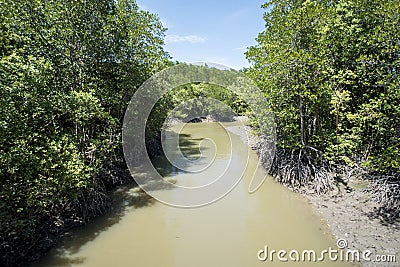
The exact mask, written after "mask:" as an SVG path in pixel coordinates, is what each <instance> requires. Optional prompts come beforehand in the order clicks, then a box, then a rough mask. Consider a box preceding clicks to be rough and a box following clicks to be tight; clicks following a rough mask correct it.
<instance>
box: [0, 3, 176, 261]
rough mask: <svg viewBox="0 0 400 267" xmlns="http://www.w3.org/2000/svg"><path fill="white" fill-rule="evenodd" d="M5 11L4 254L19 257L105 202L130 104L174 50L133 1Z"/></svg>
mask: <svg viewBox="0 0 400 267" xmlns="http://www.w3.org/2000/svg"><path fill="white" fill-rule="evenodd" d="M0 19H1V20H0V28H1V35H0V55H1V58H0V109H1V113H0V129H1V130H0V155H1V156H0V184H1V186H0V215H1V220H0V233H1V240H2V243H1V245H0V251H1V255H2V258H1V260H0V262H1V263H2V264H1V265H14V264H17V263H18V262H19V261H21V260H26V259H27V257H28V256H29V253H32V251H31V249H32V248H33V247H35V246H37V245H38V244H39V243H40V241H41V240H42V239H43V238H45V237H46V236H47V235H48V234H57V233H58V232H59V231H62V230H63V229H64V227H70V226H71V225H73V224H77V223H81V222H85V221H87V220H88V219H89V218H91V217H93V216H95V215H97V214H99V213H101V212H102V211H103V210H104V208H105V207H106V205H107V199H106V196H105V194H104V191H105V190H106V188H105V185H109V184H110V183H117V182H118V181H114V180H113V181H110V177H108V176H106V175H104V174H105V173H108V172H109V171H108V168H110V165H112V164H114V163H113V161H121V160H122V159H121V151H120V150H121V140H120V129H121V125H122V118H123V114H124V111H125V108H126V106H127V103H128V101H129V100H130V98H131V96H132V94H133V93H134V91H135V90H136V88H137V87H138V86H139V85H140V84H141V83H142V82H143V81H144V80H145V79H146V78H148V77H150V76H151V75H152V73H154V72H156V71H158V70H160V69H161V68H163V67H165V65H166V64H168V55H167V54H166V53H165V52H164V51H163V49H162V45H163V34H164V30H165V29H164V28H163V27H162V25H161V23H160V21H159V20H158V18H157V17H156V16H154V15H153V14H150V13H148V12H145V11H141V10H139V9H138V6H137V5H136V3H135V2H134V1H130V0H125V1H109V0H100V1H91V0H77V1H70V2H68V1H58V0H55V1H25V0H21V1H11V2H10V1H8V2H7V3H2V5H1V8H0Z"/></svg>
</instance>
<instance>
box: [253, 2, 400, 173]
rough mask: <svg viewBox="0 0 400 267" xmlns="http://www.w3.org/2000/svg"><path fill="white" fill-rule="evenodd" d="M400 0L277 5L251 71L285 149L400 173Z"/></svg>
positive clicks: (269, 7) (269, 9)
mask: <svg viewBox="0 0 400 267" xmlns="http://www.w3.org/2000/svg"><path fill="white" fill-rule="evenodd" d="M399 6H400V2H399V1H398V0H395V1H378V0H351V1H344V0H343V1H342V0H340V1H329V0H314V1H313V0H291V1H287V0H271V1H268V2H267V4H265V5H264V8H265V9H266V13H265V15H264V19H265V21H266V28H265V31H264V32H262V33H260V35H259V36H258V38H257V42H258V44H257V45H256V46H253V47H251V48H250V49H249V50H248V51H247V53H246V56H247V58H248V59H249V60H250V62H252V67H251V68H249V69H248V70H246V73H247V74H248V75H249V76H250V77H252V78H253V79H254V80H255V81H256V83H257V84H258V86H259V87H260V88H263V90H264V92H265V95H266V97H267V98H268V100H269V103H270V106H271V107H272V110H273V112H274V115H275V118H276V124H277V135H278V136H277V138H278V147H280V148H284V149H289V150H293V151H295V150H297V151H298V150H307V149H308V148H312V149H313V150H319V151H321V152H323V153H324V155H325V158H327V159H329V160H330V162H331V163H332V164H346V165H355V164H362V165H364V166H366V167H368V168H369V169H371V170H375V171H379V172H383V173H385V172H389V173H390V172H392V171H396V172H399V171H400V168H399V159H400V158H399V157H400V154H399V150H400V142H399V140H400V131H399V130H400V121H399V120H398V118H399V107H400V98H399V85H400V83H399V81H400V80H399V73H400V69H399V67H400V64H399V62H400V61H399V59H400V53H399V50H400V47H399V45H400V39H399V38H400V37H399V36H400V30H399V25H400V17H399Z"/></svg>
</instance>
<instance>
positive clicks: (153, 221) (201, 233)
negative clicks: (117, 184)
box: [34, 123, 350, 267]
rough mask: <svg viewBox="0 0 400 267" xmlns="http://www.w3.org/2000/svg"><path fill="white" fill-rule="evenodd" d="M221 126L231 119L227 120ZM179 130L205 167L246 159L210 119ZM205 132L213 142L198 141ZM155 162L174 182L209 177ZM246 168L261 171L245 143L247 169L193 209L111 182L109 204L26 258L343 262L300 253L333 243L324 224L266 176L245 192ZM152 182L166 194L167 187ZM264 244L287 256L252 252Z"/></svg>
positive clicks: (76, 262) (48, 262)
mask: <svg viewBox="0 0 400 267" xmlns="http://www.w3.org/2000/svg"><path fill="white" fill-rule="evenodd" d="M224 126H226V127H237V125H235V123H225V124H224ZM181 135H182V136H183V138H182V139H181V140H183V142H186V143H185V144H186V151H185V148H183V149H182V150H183V153H184V154H186V155H187V156H191V155H194V156H195V157H196V156H198V155H199V153H201V155H202V156H203V157H205V158H207V157H212V156H215V159H214V164H213V167H212V168H211V167H210V168H211V169H210V170H211V171H212V172H214V171H215V172H218V171H221V170H220V168H223V167H224V166H225V163H226V162H225V161H227V160H229V159H232V156H233V157H234V160H236V161H238V162H240V161H247V157H245V156H244V155H245V154H246V153H245V152H246V151H247V150H248V146H246V145H245V144H244V143H243V142H242V140H241V139H240V138H239V136H236V135H232V136H231V139H230V140H229V138H227V134H226V131H225V130H224V129H223V127H221V125H220V124H218V123H199V124H188V125H186V126H185V127H184V128H183V130H182V132H181ZM205 137H208V138H211V139H212V140H213V142H214V143H212V142H207V141H204V140H203V138H205ZM202 140H203V142H202ZM230 142H231V143H230ZM199 143H200V145H201V149H200V150H199V149H198V147H199ZM214 144H215V145H214ZM230 144H232V146H235V148H237V149H236V150H235V153H236V155H230V156H229V153H231V149H230ZM215 147H217V149H216V151H217V152H216V154H213V153H211V152H210V153H208V152H207V151H214V150H215ZM155 164H156V165H157V166H158V168H159V169H160V172H163V173H164V175H165V176H166V177H167V178H168V179H169V180H170V181H173V182H174V183H176V184H179V185H202V184H206V183H210V182H212V179H211V178H212V177H211V176H207V177H203V178H199V176H198V175H197V176H193V175H191V174H188V173H182V172H180V171H178V170H176V169H174V168H173V167H172V166H170V165H168V164H166V162H165V160H162V159H158V160H156V162H155ZM213 168H214V169H213ZM253 175H256V178H257V177H258V178H259V179H262V178H263V177H265V176H266V173H265V171H264V170H263V169H262V168H261V167H260V166H259V165H258V159H257V155H256V154H255V152H254V151H251V152H250V158H249V161H248V163H247V169H246V171H245V173H244V176H243V178H242V179H241V181H240V182H239V183H238V184H237V186H236V187H235V188H234V189H233V190H232V191H231V192H230V193H229V194H228V195H227V196H225V197H224V198H222V199H220V200H219V201H217V202H215V203H212V204H209V205H206V206H203V207H200V208H194V209H182V208H175V207H171V206H168V205H165V204H163V203H160V202H158V201H155V200H154V199H152V198H151V197H149V196H147V195H146V194H145V193H143V192H141V191H140V190H138V188H126V187H123V188H119V189H118V190H117V191H116V192H115V198H116V200H115V207H114V210H113V211H111V212H109V213H108V214H106V215H104V216H102V217H101V218H98V219H96V220H94V221H93V222H91V223H89V224H87V225H86V226H84V227H81V228H78V229H76V230H73V231H71V232H69V233H68V234H66V235H65V237H64V238H63V239H62V240H61V241H60V242H59V244H58V245H57V246H56V247H55V248H54V249H52V250H51V251H50V252H49V253H48V254H47V255H46V256H45V257H44V258H43V259H42V260H40V261H39V262H37V263H35V264H34V266H35V267H38V266H82V267H83V266H93V267H101V266H107V267H117V266H118V267H119V266H121V267H124V266H143V267H158V266H165V267H170V266H171V267H172V266H176V267H178V266H179V267H190V266H201V267H204V266H208V267H212V266H232V267H233V266H238V267H239V266H240V267H244V266H286V265H291V266H314V265H317V266H350V265H349V264H347V263H345V262H340V261H330V260H329V259H328V256H327V255H325V261H324V262H318V259H317V261H316V262H314V261H312V262H309V261H305V262H304V261H302V257H301V256H302V255H301V254H302V252H303V251H304V250H315V251H316V253H317V254H316V255H317V258H318V257H320V253H321V251H323V250H328V249H329V248H330V247H331V248H332V249H337V247H336V242H335V240H333V239H332V237H331V234H330V232H329V229H328V226H326V225H325V224H324V222H323V220H322V219H321V217H319V216H318V215H317V214H316V213H314V212H313V210H312V208H311V207H310V205H309V204H308V203H307V202H306V201H305V199H304V198H302V197H301V196H299V195H297V194H294V193H292V192H290V191H289V190H287V189H286V188H284V187H283V186H281V185H279V184H277V183H276V182H274V181H273V179H272V178H271V177H267V179H266V181H265V183H264V184H263V185H262V186H261V187H260V189H259V190H258V191H256V192H255V193H253V194H250V193H249V192H248V187H249V183H250V181H251V179H252V177H253ZM160 190H163V193H165V194H166V195H167V196H169V197H171V199H173V197H174V189H170V188H164V189H160ZM265 246H268V250H269V251H268V252H269V253H270V251H271V250H276V251H278V250H285V251H286V252H287V254H286V255H284V257H283V258H286V259H288V261H287V262H283V261H280V260H279V259H278V258H277V254H275V255H273V256H274V258H273V261H271V260H270V258H268V259H267V260H266V261H260V260H259V259H258V256H257V254H259V251H260V250H262V249H265ZM292 250H297V251H299V257H298V258H297V259H298V261H295V260H293V259H296V254H295V253H292V254H291V255H292V258H293V259H289V255H288V254H289V252H290V251H292ZM269 253H268V254H269ZM260 256H261V257H265V254H264V253H261V254H260Z"/></svg>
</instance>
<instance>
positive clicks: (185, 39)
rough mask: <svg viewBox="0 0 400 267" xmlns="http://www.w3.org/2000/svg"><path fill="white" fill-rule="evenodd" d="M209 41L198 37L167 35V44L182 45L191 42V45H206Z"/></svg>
mask: <svg viewBox="0 0 400 267" xmlns="http://www.w3.org/2000/svg"><path fill="white" fill-rule="evenodd" d="M206 40H207V39H206V38H204V37H201V36H197V35H176V34H172V35H167V36H166V37H165V43H167V44H170V43H182V42H189V43H192V44H194V43H204V42H205V41H206Z"/></svg>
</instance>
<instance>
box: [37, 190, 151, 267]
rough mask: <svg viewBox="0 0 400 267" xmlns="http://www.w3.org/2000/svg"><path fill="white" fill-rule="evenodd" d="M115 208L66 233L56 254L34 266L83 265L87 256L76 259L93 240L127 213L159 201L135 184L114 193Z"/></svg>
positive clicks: (55, 251) (113, 205)
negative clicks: (80, 251)
mask: <svg viewBox="0 0 400 267" xmlns="http://www.w3.org/2000/svg"><path fill="white" fill-rule="evenodd" d="M110 197H111V199H112V203H111V207H112V208H111V209H110V210H108V211H107V212H106V213H105V214H103V215H102V216H100V217H97V218H96V219H95V220H93V221H91V222H88V223H87V224H86V225H83V226H81V227H78V228H75V229H72V230H71V231H69V232H67V233H65V234H64V235H63V236H62V238H61V239H60V240H59V242H58V244H57V248H54V249H53V251H52V253H51V254H52V257H51V258H50V259H49V261H46V260H45V261H44V262H41V263H40V264H39V263H34V264H33V266H73V265H79V264H83V263H84V262H85V260H86V258H85V257H79V256H75V257H74V254H77V253H78V252H79V250H80V249H81V248H82V246H84V245H85V244H87V243H88V242H91V241H93V240H94V239H95V238H96V237H97V236H99V235H100V234H101V233H102V232H103V231H106V230H107V229H109V228H110V227H112V226H113V225H115V224H117V223H119V222H120V221H121V219H122V218H123V217H124V215H125V214H126V212H127V211H129V210H131V209H132V208H134V209H139V208H144V207H148V206H151V205H153V204H154V203H155V200H154V199H153V198H152V197H150V196H149V195H147V194H146V193H144V192H143V191H142V190H141V189H140V188H139V187H137V186H135V185H134V184H132V185H130V186H123V187H119V188H118V189H116V190H115V191H114V192H112V193H111V196H110Z"/></svg>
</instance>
